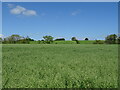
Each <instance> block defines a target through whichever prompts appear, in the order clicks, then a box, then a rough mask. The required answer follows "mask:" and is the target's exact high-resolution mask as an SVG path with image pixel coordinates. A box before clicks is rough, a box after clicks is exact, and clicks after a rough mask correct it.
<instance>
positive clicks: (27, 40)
mask: <svg viewBox="0 0 120 90" xmlns="http://www.w3.org/2000/svg"><path fill="white" fill-rule="evenodd" d="M25 40H26V43H27V44H29V43H30V40H31V38H29V36H27V37H26V38H25Z"/></svg>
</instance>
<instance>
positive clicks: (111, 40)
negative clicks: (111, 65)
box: [105, 34, 117, 44]
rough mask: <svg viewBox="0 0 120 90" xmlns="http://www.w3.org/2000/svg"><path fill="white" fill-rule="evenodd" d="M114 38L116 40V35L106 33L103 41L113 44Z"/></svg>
mask: <svg viewBox="0 0 120 90" xmlns="http://www.w3.org/2000/svg"><path fill="white" fill-rule="evenodd" d="M116 40H117V35H116V34H111V35H108V36H107V37H106V38H105V43H107V44H115V43H116Z"/></svg>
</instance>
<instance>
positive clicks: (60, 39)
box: [55, 38, 65, 41]
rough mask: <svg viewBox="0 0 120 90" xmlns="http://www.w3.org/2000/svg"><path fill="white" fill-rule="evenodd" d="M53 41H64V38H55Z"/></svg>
mask: <svg viewBox="0 0 120 90" xmlns="http://www.w3.org/2000/svg"><path fill="white" fill-rule="evenodd" d="M55 41H65V38H57V39H55Z"/></svg>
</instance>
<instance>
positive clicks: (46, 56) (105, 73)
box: [2, 44, 118, 88]
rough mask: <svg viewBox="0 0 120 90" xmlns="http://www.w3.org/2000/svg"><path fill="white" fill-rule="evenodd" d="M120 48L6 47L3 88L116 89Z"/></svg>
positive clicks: (43, 45)
mask: <svg viewBox="0 0 120 90" xmlns="http://www.w3.org/2000/svg"><path fill="white" fill-rule="evenodd" d="M117 48H118V46H117V45H94V44H82V45H81V44H52V45H51V44H50V45H46V44H41V45H39V44H28V45H27V44H20V45H19V44H16V45H15V44H14V45H12V44H11V45H9V44H8V45H3V48H2V49H3V51H2V55H3V56H2V58H3V61H2V62H3V67H2V69H3V73H2V76H3V77H2V78H3V83H2V84H3V88H117V75H118V72H117V71H118V66H117V65H118V62H117V60H118V49H117Z"/></svg>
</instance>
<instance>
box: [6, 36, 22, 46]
mask: <svg viewBox="0 0 120 90" xmlns="http://www.w3.org/2000/svg"><path fill="white" fill-rule="evenodd" d="M20 39H21V36H20V35H18V34H13V35H11V36H9V37H6V38H4V42H5V43H14V44H15V43H17V42H18V41H19V40H20Z"/></svg>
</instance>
